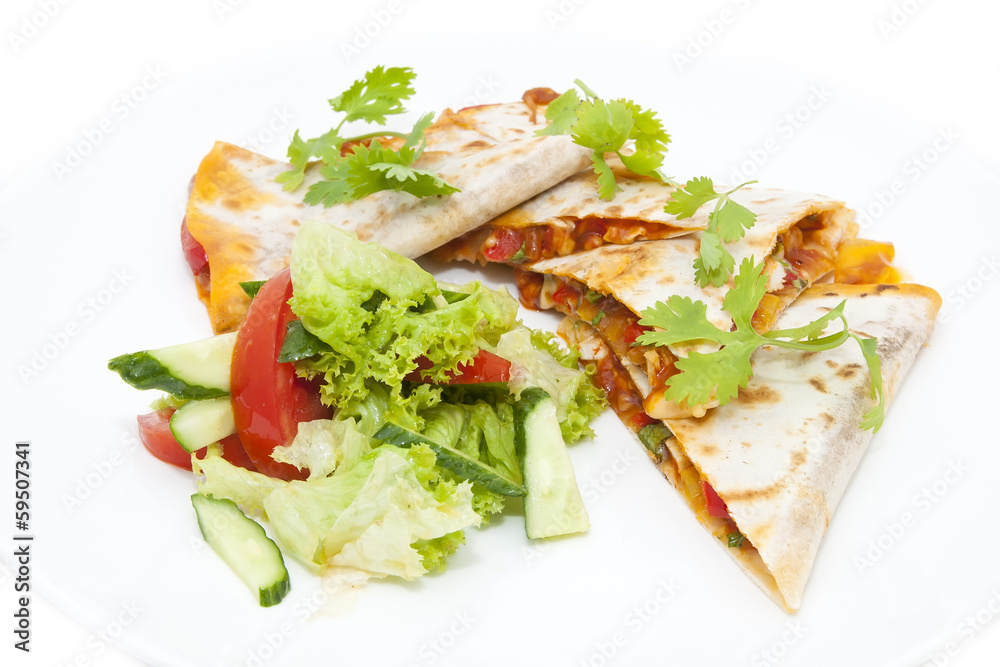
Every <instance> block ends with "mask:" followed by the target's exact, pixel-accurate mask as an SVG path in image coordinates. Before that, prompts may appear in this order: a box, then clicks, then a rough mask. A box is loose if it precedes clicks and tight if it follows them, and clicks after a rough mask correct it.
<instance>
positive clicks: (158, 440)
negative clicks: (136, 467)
mask: <svg viewBox="0 0 1000 667" xmlns="http://www.w3.org/2000/svg"><path fill="white" fill-rule="evenodd" d="M173 414H174V410H173V409H172V408H168V409H165V410H157V411H156V412H150V413H149V414H145V415H139V416H138V417H137V418H136V421H137V422H139V439H140V440H142V444H143V445H145V446H146V449H147V450H149V453H150V454H152V455H153V456H155V457H156V458H158V459H160V460H161V461H163V462H164V463H169V464H170V465H173V466H177V467H178V468H183V469H184V470H191V455H190V454H188V453H187V452H186V451H184V448H183V447H181V445H180V443H179V442H177V439H176V438H175V437H174V434H173V433H171V432H170V417H171V416H173ZM220 442H221V443H222V458H224V459H226V460H227V461H229V462H230V463H232V464H233V465H237V466H239V467H241V468H246V469H247V470H253V471H256V470H257V467H256V466H255V465H254V463H253V461H251V460H250V457H249V456H247V453H246V450H245V449H243V443H241V442H240V439H239V436H237V435H236V434H233V435H230V436H227V437H225V438H223V439H222V440H221V441H220ZM197 456H198V458H199V459H201V458H205V452H204V451H201V452H198V454H197Z"/></svg>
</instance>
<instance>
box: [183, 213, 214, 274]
mask: <svg viewBox="0 0 1000 667" xmlns="http://www.w3.org/2000/svg"><path fill="white" fill-rule="evenodd" d="M181 248H182V249H183V250H184V259H186V260H187V263H188V266H190V267H191V272H192V273H193V274H194V275H198V274H199V273H202V272H205V273H206V274H207V273H208V255H207V254H206V253H205V248H204V247H203V246H202V245H201V244H200V243H198V240H197V239H196V238H195V237H193V236H192V235H191V232H190V231H188V226H187V217H185V218H184V219H183V220H182V221H181Z"/></svg>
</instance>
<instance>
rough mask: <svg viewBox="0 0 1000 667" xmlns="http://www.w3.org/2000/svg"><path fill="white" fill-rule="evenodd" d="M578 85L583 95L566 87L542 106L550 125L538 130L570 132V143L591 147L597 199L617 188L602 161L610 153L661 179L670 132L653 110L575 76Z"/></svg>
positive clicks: (641, 172)
mask: <svg viewBox="0 0 1000 667" xmlns="http://www.w3.org/2000/svg"><path fill="white" fill-rule="evenodd" d="M576 85H577V86H578V87H579V88H580V90H582V91H583V94H584V98H583V99H580V95H579V94H578V93H577V92H576V88H570V89H569V90H567V91H566V92H565V93H563V94H562V95H560V96H559V97H557V98H556V99H555V100H553V101H552V102H551V103H550V104H549V106H548V108H547V109H546V110H545V118H546V119H547V120H548V121H549V124H548V126H546V127H544V128H542V129H540V130H538V131H536V132H535V134H536V135H539V136H543V135H557V134H568V135H570V136H571V137H572V138H573V142H574V143H576V144H579V145H580V146H584V147H586V148H590V149H593V151H594V154H593V156H592V157H591V161H592V163H593V165H594V172H595V173H596V174H597V176H598V181H597V186H598V192H599V194H600V197H601V199H613V198H614V196H615V192H617V191H618V190H620V188H619V187H618V186H617V184H616V183H615V175H614V173H613V172H612V171H611V169H610V167H609V166H608V164H607V161H606V157H605V156H606V155H607V154H608V153H614V154H616V155H618V157H619V158H620V159H621V161H622V163H623V164H624V165H625V166H626V167H627V168H628V169H629V170H630V171H632V172H634V173H636V174H639V175H643V176H653V177H654V178H658V179H660V178H662V176H661V175H660V173H659V169H660V167H662V166H663V156H664V153H666V151H667V144H668V143H670V135H669V134H667V133H666V132H665V131H664V129H663V123H662V122H660V119H659V118H657V117H656V112H655V111H652V110H645V109H643V108H642V107H641V106H639V105H638V104H636V103H635V102H633V101H632V100H626V99H616V100H610V101H604V100H603V99H602V98H601V97H600V96H599V95H597V93H595V92H594V91H593V90H591V89H590V88H588V87H587V86H586V84H584V83H583V82H582V81H580V80H579V79H577V80H576Z"/></svg>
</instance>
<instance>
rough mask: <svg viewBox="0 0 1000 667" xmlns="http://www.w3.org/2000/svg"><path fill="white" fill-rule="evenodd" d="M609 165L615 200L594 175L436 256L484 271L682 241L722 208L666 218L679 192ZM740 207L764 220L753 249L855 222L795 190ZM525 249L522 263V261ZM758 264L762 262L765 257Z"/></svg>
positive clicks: (769, 191) (760, 193) (840, 208)
mask: <svg viewBox="0 0 1000 667" xmlns="http://www.w3.org/2000/svg"><path fill="white" fill-rule="evenodd" d="M609 164H611V166H612V171H613V172H614V173H615V179H616V182H617V183H618V186H619V187H620V188H621V189H620V191H619V192H617V193H616V194H615V197H614V199H612V200H610V201H605V200H602V199H600V198H599V197H598V195H597V176H596V174H595V173H594V171H593V170H592V169H586V170H584V171H581V172H579V173H577V174H575V175H573V176H572V177H571V178H568V179H567V180H565V181H563V182H561V183H559V184H558V185H556V186H554V187H552V188H549V189H548V190H546V191H545V192H543V193H541V194H539V195H536V196H535V197H533V198H531V199H529V200H528V201H526V202H524V203H523V204H521V205H520V206H517V207H515V208H513V209H511V210H510V211H507V212H506V213H504V214H503V215H501V216H499V217H497V218H495V219H494V220H491V221H490V222H489V223H488V224H486V225H483V226H482V227H480V228H479V229H476V230H474V231H471V232H468V233H467V234H464V235H462V236H460V237H459V238H456V239H455V240H453V241H450V242H449V243H447V244H445V245H444V246H442V247H441V248H439V249H438V250H436V251H434V257H435V258H436V259H439V260H441V261H451V260H464V261H469V262H479V263H482V264H485V263H487V262H507V263H517V262H522V261H526V262H533V261H537V260H540V259H549V258H552V257H559V256H563V255H569V254H573V253H577V252H580V251H582V250H590V249H593V248H596V247H598V246H603V245H607V244H612V245H617V244H629V243H633V242H635V241H648V240H654V239H667V238H675V237H677V236H682V235H684V234H688V233H690V232H692V231H698V230H704V229H705V228H706V227H707V225H708V218H709V215H710V214H711V212H712V211H713V210H714V203H710V204H707V205H705V206H702V207H701V208H699V209H698V211H697V212H695V214H694V215H693V216H691V217H690V218H685V219H683V220H678V219H677V216H676V215H674V214H671V213H666V212H664V210H663V207H664V205H665V204H666V203H667V200H669V199H670V196H671V194H672V193H673V192H674V188H673V187H672V186H670V185H668V184H666V183H664V182H662V181H659V180H657V179H654V178H651V177H645V176H638V175H636V174H633V173H632V172H630V171H628V170H627V169H625V167H624V166H623V165H622V164H621V162H620V160H618V159H617V158H614V157H613V158H611V159H610V161H609ZM732 199H733V201H735V202H736V203H739V204H742V205H743V206H746V207H747V208H749V209H750V210H751V211H753V212H754V213H756V214H757V224H756V226H755V229H756V232H755V231H754V230H751V232H750V233H751V235H753V237H752V238H750V239H749V240H747V241H746V244H754V243H759V242H760V241H761V240H762V238H763V237H766V236H768V235H770V234H773V233H774V232H777V233H782V232H786V231H787V230H788V229H789V228H791V227H793V226H803V227H808V226H809V225H811V224H813V223H814V222H815V221H816V220H817V219H820V218H822V217H826V216H853V212H849V211H847V209H845V208H844V203H843V202H841V201H837V200H834V199H830V198H828V197H824V196H822V195H816V194H809V193H804V192H795V191H791V190H778V189H773V188H761V187H746V188H743V189H741V190H739V191H737V192H736V193H734V194H733V195H732ZM851 220H853V217H851ZM763 240H765V241H766V240H768V239H763ZM770 241H771V242H770V243H765V245H773V239H770ZM518 249H520V250H521V255H517V254H516V252H517V250H518ZM757 258H758V259H760V258H761V254H760V252H758V253H757Z"/></svg>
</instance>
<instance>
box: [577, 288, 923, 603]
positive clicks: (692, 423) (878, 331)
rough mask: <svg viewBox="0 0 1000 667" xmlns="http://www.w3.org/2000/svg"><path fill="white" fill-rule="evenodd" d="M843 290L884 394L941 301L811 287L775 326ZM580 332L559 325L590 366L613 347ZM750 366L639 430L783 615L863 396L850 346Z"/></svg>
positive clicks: (798, 592) (821, 521)
mask: <svg viewBox="0 0 1000 667" xmlns="http://www.w3.org/2000/svg"><path fill="white" fill-rule="evenodd" d="M845 299H846V302H847V305H846V309H845V314H846V315H847V317H848V319H849V321H850V323H851V330H852V331H854V332H855V333H857V334H858V335H860V336H863V337H871V336H875V337H877V338H878V356H879V358H880V359H881V364H882V377H883V380H884V387H885V394H884V399H883V400H886V401H891V399H892V397H893V395H894V394H895V392H896V390H897V389H898V387H899V385H900V383H901V382H902V380H903V378H904V376H905V375H906V373H907V371H908V370H909V368H910V366H911V364H912V363H913V360H914V358H915V357H916V355H917V352H918V351H919V349H920V348H921V346H922V345H923V344H924V341H925V340H926V338H927V336H928V335H929V333H930V329H931V326H932V324H933V322H934V318H935V317H936V315H937V312H938V309H939V308H940V306H941V298H940V296H939V295H938V294H937V293H936V292H935V291H934V290H932V289H930V288H927V287H923V286H920V285H912V284H880V285H838V284H822V285H815V286H813V287H812V288H810V289H809V290H806V292H805V293H803V294H802V295H801V296H800V298H799V299H798V300H797V301H796V302H795V303H794V304H792V305H791V306H790V307H789V308H788V309H787V310H786V311H785V312H784V314H782V315H781V317H780V318H779V320H778V324H779V325H780V326H781V327H795V326H801V325H803V324H805V323H807V322H810V321H812V320H814V319H815V318H817V317H818V316H820V315H823V314H825V313H826V312H829V311H830V310H831V309H832V308H834V307H835V306H837V304H839V303H840V302H841V301H843V300H845ZM587 329H588V327H587V326H586V325H582V326H580V325H577V326H570V327H568V328H567V331H572V332H573V333H574V335H575V336H576V340H575V341H574V342H576V343H577V345H578V346H579V348H580V349H581V352H582V353H583V354H584V355H585V356H587V357H588V358H590V359H592V360H599V368H600V361H605V362H606V361H608V360H611V361H614V359H613V357H614V353H613V351H611V350H610V349H609V348H608V347H607V346H606V345H605V344H604V342H603V340H602V339H601V338H600V337H598V336H596V335H594V332H593V329H590V330H589V332H587V331H586V330H587ZM588 334H589V335H588ZM628 363H629V362H627V361H626V362H625V364H626V365H628ZM751 363H752V366H753V371H754V373H753V377H752V378H751V379H750V381H749V384H748V386H747V387H746V389H742V390H740V393H739V396H738V397H737V398H735V399H733V400H732V401H730V402H729V403H727V404H726V405H724V406H720V407H717V408H715V409H713V410H711V411H710V412H709V413H708V414H707V415H706V416H704V417H702V418H700V419H694V418H687V419H667V420H664V421H663V424H664V425H665V426H666V429H663V428H662V427H661V428H659V429H650V430H651V431H655V432H656V433H657V437H655V438H653V437H645V438H641V439H643V441H644V444H645V445H646V446H647V448H648V449H649V450H650V456H651V458H652V459H653V461H654V462H655V463H656V465H657V467H658V468H659V470H660V471H661V472H662V473H663V475H664V476H665V477H666V478H667V479H668V480H669V481H670V483H671V484H672V485H673V486H674V487H675V488H676V489H677V490H678V491H679V492H680V494H681V496H682V498H683V499H684V501H685V502H686V503H687V504H688V505H689V506H690V507H691V509H692V510H693V511H694V513H695V515H696V516H697V518H698V520H699V521H700V522H701V523H702V524H703V525H704V526H705V528H707V529H708V530H709V532H711V533H712V535H714V536H715V537H716V538H717V539H718V540H719V541H720V543H721V544H722V545H723V546H724V547H725V548H726V549H727V551H728V552H729V553H730V555H732V556H733V557H734V558H735V559H736V561H737V562H738V563H739V564H740V566H741V567H742V568H743V569H744V571H745V572H746V573H747V575H748V576H749V577H750V578H751V579H752V580H753V581H754V582H755V583H756V584H757V585H758V586H760V588H761V589H762V590H764V592H765V593H767V594H768V595H769V596H770V597H771V598H772V599H773V600H774V601H775V602H776V603H777V604H779V605H780V606H781V607H782V608H784V609H785V610H786V611H789V612H791V611H795V610H796V609H798V608H799V606H800V604H801V602H802V595H803V591H804V589H805V586H806V582H807V580H808V578H809V573H810V571H811V570H812V566H813V562H814V560H815V557H816V553H817V550H818V548H819V544H820V541H821V540H822V537H823V535H824V533H825V532H826V528H827V525H828V523H829V520H830V517H831V516H832V515H833V512H834V510H835V509H836V506H837V503H838V502H839V500H840V498H841V496H842V495H843V493H844V490H845V488H846V487H847V484H848V482H849V480H850V478H851V476H852V475H853V473H854V470H855V469H856V467H857V465H858V463H859V462H860V460H861V457H862V455H863V454H864V452H865V449H866V448H867V446H868V443H869V441H870V440H871V438H872V431H870V430H864V429H862V427H861V425H860V423H861V419H862V415H863V414H864V413H865V412H866V411H867V410H868V409H869V408H870V407H871V406H872V404H873V399H872V398H871V397H870V390H869V377H868V371H867V370H866V368H865V360H864V358H863V355H862V353H861V351H860V350H859V348H858V346H857V345H854V344H846V345H842V346H840V347H837V348H835V349H832V350H826V351H823V352H803V351H797V350H787V349H779V348H775V347H765V348H762V349H761V350H759V351H758V352H757V354H756V355H754V357H753V359H752V362H751ZM631 391H633V392H641V389H638V388H636V387H635V386H634V385H633V387H632V389H631Z"/></svg>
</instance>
